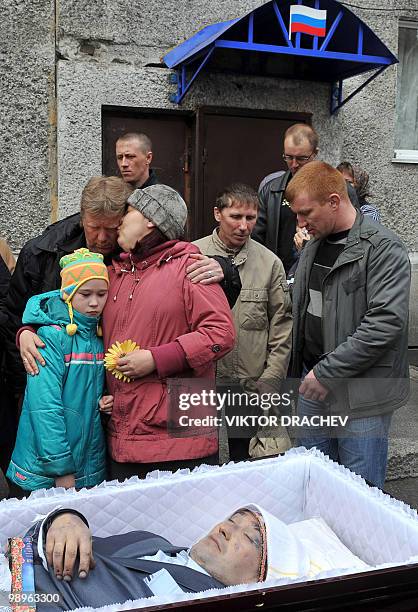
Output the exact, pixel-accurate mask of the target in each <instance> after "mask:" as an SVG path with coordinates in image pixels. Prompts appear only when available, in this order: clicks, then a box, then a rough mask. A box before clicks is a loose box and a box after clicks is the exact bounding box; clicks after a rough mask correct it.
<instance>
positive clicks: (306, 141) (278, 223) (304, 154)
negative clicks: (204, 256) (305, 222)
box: [252, 123, 319, 273]
mask: <svg viewBox="0 0 418 612" xmlns="http://www.w3.org/2000/svg"><path fill="white" fill-rule="evenodd" d="M318 140H319V138H318V134H317V133H316V132H315V130H314V129H313V128H312V127H311V126H310V125H306V124H305V123H296V124H295V125H292V126H290V128H288V129H287V130H286V132H285V135H284V153H283V159H284V161H285V162H286V164H287V167H288V170H287V172H284V171H283V170H282V171H280V172H275V173H274V174H269V175H268V176H266V177H265V178H264V179H263V180H262V181H261V183H260V186H259V188H258V197H259V200H260V208H259V212H258V219H257V223H256V226H255V228H254V230H253V232H252V238H254V240H257V242H260V243H261V244H264V245H265V246H266V247H267V248H268V249H270V250H271V251H273V253H276V255H278V256H279V257H280V259H281V260H282V262H283V265H284V269H285V271H286V273H287V272H288V271H289V269H290V268H291V267H292V265H293V263H294V262H295V257H296V253H295V249H294V246H293V237H294V235H295V233H296V216H295V215H294V214H293V212H292V211H291V209H290V206H289V203H288V202H287V201H286V200H285V198H284V192H285V189H286V187H287V185H288V183H289V181H290V179H291V178H292V176H294V174H296V172H297V171H298V170H299V169H300V168H302V167H303V166H304V165H305V164H307V163H309V162H311V161H313V160H314V159H315V158H316V156H317V154H318V150H319V149H318Z"/></svg>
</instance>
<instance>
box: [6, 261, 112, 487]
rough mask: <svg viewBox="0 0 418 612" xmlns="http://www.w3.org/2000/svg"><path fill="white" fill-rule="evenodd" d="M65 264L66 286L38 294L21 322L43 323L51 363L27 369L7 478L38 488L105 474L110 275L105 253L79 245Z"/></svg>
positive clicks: (86, 482) (91, 481) (89, 481)
mask: <svg viewBox="0 0 418 612" xmlns="http://www.w3.org/2000/svg"><path fill="white" fill-rule="evenodd" d="M60 265H61V267H62V271H61V279H62V283H61V290H56V291H50V292H48V293H43V294H41V295H36V296H33V297H32V298H31V299H30V300H29V301H28V303H27V306H26V310H25V312H24V314H23V323H25V324H31V325H40V326H41V327H40V328H39V329H38V332H37V333H38V335H39V337H40V338H42V340H43V342H44V343H45V348H44V349H41V350H42V353H43V357H44V359H45V362H46V365H45V366H44V367H43V368H40V371H39V374H38V375H37V376H28V381H27V387H26V393H25V398H24V402H23V408H22V414H21V417H20V421H19V429H18V433H17V440H16V445H15V448H14V451H13V455H12V459H11V462H10V465H9V468H8V471H7V477H8V478H9V479H10V480H11V481H12V482H13V483H15V484H17V485H18V486H19V487H21V488H22V489H25V490H29V491H33V490H35V489H43V488H50V487H53V486H63V487H66V488H69V487H74V486H75V487H77V488H81V487H86V486H92V485H96V484H98V483H99V482H102V481H103V480H105V477H106V473H105V441H104V435H103V430H102V425H101V420H100V413H99V400H100V398H101V397H102V392H103V384H104V367H103V341H102V339H101V330H100V327H99V319H100V315H101V312H102V310H103V308H104V305H105V302H106V298H107V293H108V285H109V279H108V274H107V269H106V266H105V265H104V263H103V256H102V255H100V254H98V253H91V252H90V251H89V250H88V249H78V250H77V251H75V252H74V253H71V254H70V255H66V256H64V257H63V258H62V259H61V261H60Z"/></svg>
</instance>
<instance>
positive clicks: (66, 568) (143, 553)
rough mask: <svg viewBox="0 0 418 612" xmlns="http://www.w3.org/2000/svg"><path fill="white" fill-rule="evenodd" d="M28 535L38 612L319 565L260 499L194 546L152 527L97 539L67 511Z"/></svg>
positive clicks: (307, 572)
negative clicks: (179, 543) (176, 542)
mask: <svg viewBox="0 0 418 612" xmlns="http://www.w3.org/2000/svg"><path fill="white" fill-rule="evenodd" d="M301 524H302V523H300V525H301ZM295 525H296V524H295ZM298 533H299V532H298ZM27 535H30V536H31V537H32V538H33V553H34V575H35V589H36V593H37V595H38V596H40V599H39V600H38V603H37V610H38V612H42V611H44V612H47V611H49V612H52V611H53V610H54V611H55V610H71V609H74V608H78V607H83V606H92V607H94V608H98V607H100V606H104V605H107V604H112V603H118V602H124V601H126V600H128V599H139V598H143V597H150V596H152V595H168V594H175V593H181V592H182V591H183V592H199V591H204V590H207V589H211V588H222V587H224V586H226V585H235V584H245V583H252V582H260V581H264V580H269V579H274V578H282V577H289V576H292V577H294V578H301V577H304V576H305V577H307V576H312V575H313V573H315V572H317V571H318V567H317V564H316V567H315V568H314V567H313V566H314V565H315V563H313V558H312V554H311V553H310V551H309V547H307V546H306V542H305V543H304V539H303V538H302V539H300V538H299V537H297V536H296V535H295V533H294V531H293V530H292V526H288V525H286V524H285V523H283V522H282V521H280V520H279V519H277V518H276V517H274V516H272V515H271V514H270V513H269V512H267V511H266V510H264V509H263V508H261V507H260V506H258V505H256V504H253V503H250V504H247V505H245V506H243V507H241V508H239V509H238V510H236V511H235V512H233V513H232V514H231V515H230V516H229V517H228V518H226V519H225V520H223V521H222V522H221V523H218V524H217V525H215V527H213V528H212V529H211V530H210V531H209V533H208V534H207V535H206V536H204V537H203V538H202V539H200V540H199V541H198V542H196V543H195V544H193V545H192V546H191V548H190V549H188V550H186V549H184V548H179V547H176V546H173V545H172V544H171V543H170V542H168V541H167V540H166V539H164V538H162V537H161V536H158V535H156V534H153V533H150V532H147V531H132V532H130V533H125V534H122V535H115V536H110V537H107V538H98V537H93V538H92V537H91V533H90V529H89V527H88V524H87V520H86V519H85V517H84V516H83V515H81V514H80V513H79V512H77V511H75V510H67V509H66V510H57V511H55V512H53V513H52V514H50V515H49V516H48V517H47V518H46V519H44V520H43V521H39V522H38V523H36V524H35V525H34V526H33V527H32V529H31V530H30V531H29V532H28V534H27ZM334 538H336V536H335V535H334ZM336 539H337V538H336ZM327 550H328V549H327ZM327 554H328V553H327ZM350 555H351V553H350ZM352 558H353V559H355V557H354V555H352ZM358 561H360V560H358ZM348 563H351V558H350V560H349V562H348ZM360 563H362V562H361V561H360ZM346 566H347V564H346ZM51 593H55V594H59V596H60V597H59V600H60V601H59V603H57V602H56V601H54V603H50V600H49V603H45V602H44V601H43V598H42V594H51ZM45 599H47V598H45ZM56 599H58V597H56Z"/></svg>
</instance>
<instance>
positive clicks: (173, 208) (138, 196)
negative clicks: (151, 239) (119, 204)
mask: <svg viewBox="0 0 418 612" xmlns="http://www.w3.org/2000/svg"><path fill="white" fill-rule="evenodd" d="M128 204H130V206H132V207H133V208H136V209H137V210H138V211H139V212H140V213H142V214H143V215H144V217H146V218H147V219H148V220H149V221H152V223H154V225H155V226H156V227H158V229H159V230H160V231H161V232H162V233H163V234H164V236H167V238H168V239H169V240H176V239H178V238H181V237H182V235H183V231H184V226H185V225H186V219H187V206H186V202H185V201H184V200H183V198H182V197H181V195H180V194H179V193H177V191H176V190H175V189H172V188H171V187H169V186H168V185H151V186H150V187H145V189H135V191H134V192H133V193H132V194H131V195H130V196H129V198H128Z"/></svg>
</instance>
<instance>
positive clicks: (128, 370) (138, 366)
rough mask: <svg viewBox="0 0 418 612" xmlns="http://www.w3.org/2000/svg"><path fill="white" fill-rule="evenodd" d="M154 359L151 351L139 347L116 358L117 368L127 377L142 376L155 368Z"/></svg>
mask: <svg viewBox="0 0 418 612" xmlns="http://www.w3.org/2000/svg"><path fill="white" fill-rule="evenodd" d="M155 367H156V366H155V361H154V357H153V356H152V353H151V351H147V350H145V349H139V350H138V351H132V353H129V354H128V355H126V356H125V357H121V358H120V359H119V360H118V364H117V368H118V370H119V371H120V372H122V374H125V376H129V378H142V377H143V376H148V374H151V372H153V371H154V370H155Z"/></svg>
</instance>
